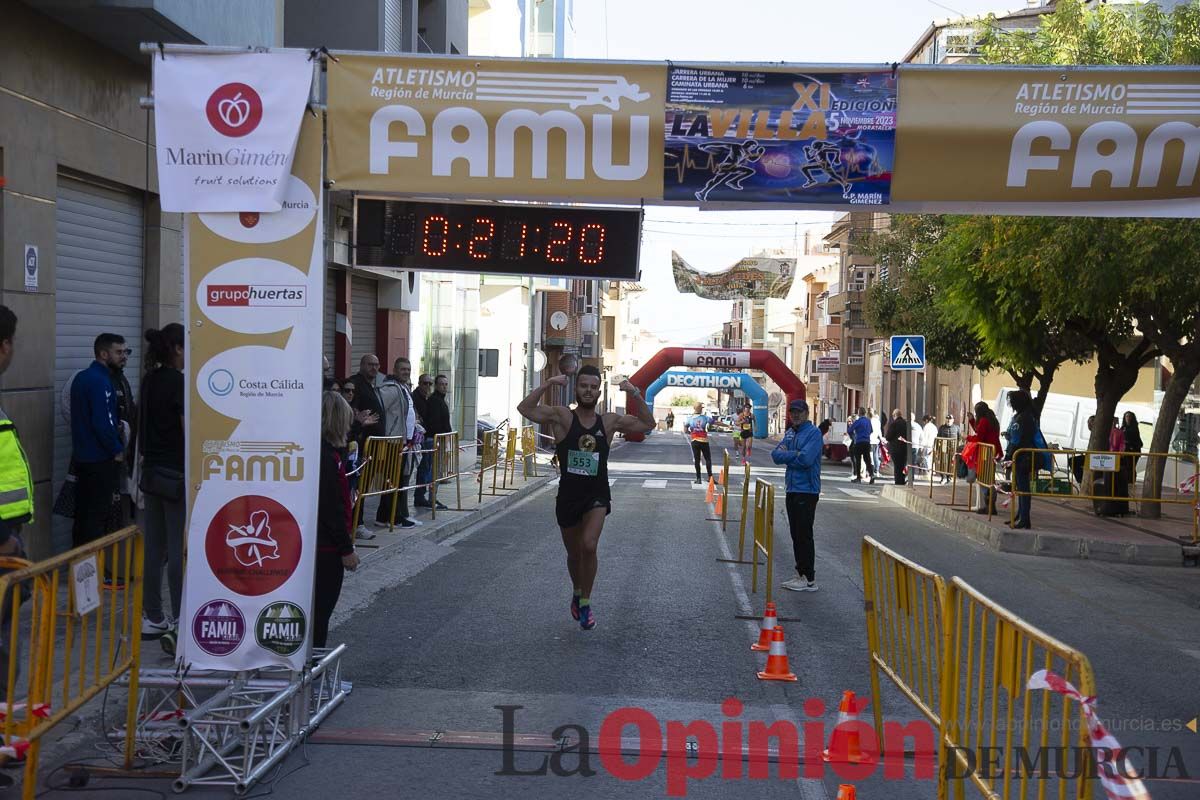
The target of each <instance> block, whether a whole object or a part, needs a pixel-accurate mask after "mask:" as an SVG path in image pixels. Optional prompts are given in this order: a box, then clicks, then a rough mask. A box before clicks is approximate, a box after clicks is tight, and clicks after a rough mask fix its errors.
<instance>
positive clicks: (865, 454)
mask: <svg viewBox="0 0 1200 800" xmlns="http://www.w3.org/2000/svg"><path fill="white" fill-rule="evenodd" d="M846 434H847V435H848V436H849V437H850V465H851V468H852V469H853V470H854V477H852V478H851V479H850V482H851V483H862V462H863V461H866V462H867V474H868V475H870V476H871V483H874V482H875V463H874V459H873V458H872V457H871V418H870V417H868V416H867V410H866V409H865V408H860V409H858V417H857V418H856V419H855V420H854V422H851V423H850V428H849V429H848V430H847V431H846Z"/></svg>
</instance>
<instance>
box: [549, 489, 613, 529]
mask: <svg viewBox="0 0 1200 800" xmlns="http://www.w3.org/2000/svg"><path fill="white" fill-rule="evenodd" d="M593 508H603V509H604V514H605V516H608V515H609V514H611V513H612V502H611V501H610V500H609V499H608V498H606V497H587V496H584V497H563V496H562V495H561V494H560V495H558V499H557V500H555V502H554V516H555V517H557V518H558V527H560V528H573V527H574V526H576V525H578V524H579V523H580V522H581V521H582V520H583V515H584V514H586V513H587V512H589V511H591V510H592V509H593Z"/></svg>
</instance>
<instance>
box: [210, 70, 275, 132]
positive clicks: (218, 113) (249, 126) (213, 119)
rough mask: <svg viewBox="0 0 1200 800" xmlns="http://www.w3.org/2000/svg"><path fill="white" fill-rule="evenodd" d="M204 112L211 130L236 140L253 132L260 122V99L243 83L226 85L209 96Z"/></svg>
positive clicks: (256, 93)
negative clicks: (211, 127)
mask: <svg viewBox="0 0 1200 800" xmlns="http://www.w3.org/2000/svg"><path fill="white" fill-rule="evenodd" d="M204 111H205V114H206V115H207V116H208V124H209V125H212V126H213V130H215V131H216V132H217V133H219V134H221V135H222V136H229V137H233V138H237V137H239V136H245V135H247V134H249V133H251V132H253V131H254V129H255V128H257V127H258V124H259V123H260V122H262V116H263V105H262V98H261V97H259V96H258V92H256V91H254V89H253V88H252V87H250V86H248V85H246V84H244V83H227V84H225V85H224V86H221V87H219V88H217V90H216V91H215V92H213V93H212V94H211V95H210V96H209V98H208V103H207V105H206V106H205V108H204Z"/></svg>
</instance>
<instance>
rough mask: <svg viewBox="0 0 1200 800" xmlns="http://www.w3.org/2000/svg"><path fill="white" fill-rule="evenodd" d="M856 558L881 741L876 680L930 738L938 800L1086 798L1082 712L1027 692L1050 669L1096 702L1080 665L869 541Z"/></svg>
mask: <svg viewBox="0 0 1200 800" xmlns="http://www.w3.org/2000/svg"><path fill="white" fill-rule="evenodd" d="M862 557H863V588H864V595H865V606H864V607H865V610H866V621H867V642H868V648H869V659H870V670H871V693H872V698H871V699H872V705H873V707H874V715H875V731H876V735H877V736H878V735H879V732H880V731H882V730H883V729H884V728H883V719H882V713H881V697H880V682H879V673H881V672H882V673H883V674H884V675H886V676H887V677H888V678H889V679H890V680H891V681H892V683H893V684H895V685H896V687H897V688H898V689H900V691H901V693H902V694H903V695H904V696H905V697H906V698H907V699H908V700H909V701H910V702H911V703H912V704H913V705H914V706H915V707H916V708H917V710H918V711H919V712H920V713H921V714H922V715H923V716H924V717H925V718H926V719H927V720H929V722H930V724H932V725H933V726H935V727H936V729H937V742H938V758H939V763H938V765H937V770H936V772H937V781H938V791H937V796H938V800H948V799H949V798H950V797H951V796H953V797H954V798H955V800H963V798H964V796H965V793H966V787H967V786H968V785H973V786H974V787H975V788H976V789H977V790H978V792H979V795H980V796H982V797H983V798H985V800H1001V799H1002V798H1003V800H1008V798H1022V800H1024V798H1027V797H1032V796H1034V795H1033V793H1031V792H1030V789H1031V788H1033V786H1034V782H1035V781H1036V796H1037V797H1038V798H1039V800H1045V798H1047V797H1056V798H1058V800H1068V798H1072V800H1085V798H1090V797H1091V792H1092V785H1093V782H1094V776H1095V772H1096V765H1095V763H1094V759H1095V755H1094V754H1093V753H1092V751H1091V750H1090V749H1089V745H1090V737H1089V732H1088V731H1089V726H1088V724H1087V721H1086V717H1085V716H1084V712H1083V707H1082V706H1081V705H1077V706H1076V707H1075V708H1072V706H1071V703H1072V702H1073V701H1071V700H1069V699H1067V698H1065V697H1063V696H1060V695H1058V694H1056V693H1053V692H1036V693H1031V692H1030V691H1029V690H1028V688H1027V684H1028V681H1029V678H1030V677H1031V676H1032V675H1033V674H1034V673H1035V672H1037V671H1039V670H1050V671H1053V672H1055V673H1056V674H1058V675H1059V676H1061V677H1062V678H1064V679H1065V680H1066V681H1068V682H1070V683H1072V684H1074V685H1075V686H1076V687H1077V688H1078V689H1079V691H1080V693H1081V694H1082V695H1083V696H1084V697H1091V696H1094V695H1095V693H1096V686H1095V679H1094V677H1093V673H1092V668H1091V664H1090V663H1089V662H1088V659H1087V657H1086V656H1085V655H1083V654H1082V653H1081V652H1079V651H1078V650H1075V649H1073V648H1071V647H1068V646H1067V645H1065V644H1063V643H1062V642H1060V641H1058V640H1057V639H1055V638H1053V637H1052V636H1050V635H1048V634H1046V633H1044V632H1043V631H1041V630H1039V629H1038V628H1036V627H1034V626H1033V625H1032V624H1030V623H1029V622H1027V621H1026V620H1024V619H1022V618H1021V617H1019V616H1017V615H1016V614H1014V613H1013V612H1011V611H1009V610H1007V609H1005V608H1003V607H1001V606H1000V605H998V604H997V603H995V602H994V601H992V600H990V599H988V598H987V597H985V596H984V595H983V594H981V593H980V592H979V591H977V590H976V589H974V588H972V587H971V586H970V585H969V584H967V583H966V582H965V581H963V580H962V579H961V578H954V579H952V580H951V581H950V582H949V583H946V582H945V581H944V580H943V579H942V578H941V577H940V576H939V575H937V574H936V573H934V572H932V571H930V570H928V569H926V568H924V567H922V566H920V565H919V564H915V563H913V562H912V561H909V560H908V559H906V558H904V557H903V556H901V555H899V554H897V553H896V552H894V551H892V550H889V549H888V548H886V547H884V546H883V545H881V544H879V542H877V541H875V540H874V539H872V538H870V537H865V538H864V539H863V546H862ZM883 745H884V741H883V740H882V739H881V740H880V741H879V746H880V750H881V752H882V748H883ZM893 755H894V754H893ZM996 759H998V764H999V767H998V768H997V767H996V763H997V761H996ZM1047 759H1049V761H1047ZM1058 759H1061V760H1062V761H1061V766H1060V765H1059V762H1058Z"/></svg>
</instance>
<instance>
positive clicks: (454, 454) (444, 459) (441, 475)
mask: <svg viewBox="0 0 1200 800" xmlns="http://www.w3.org/2000/svg"><path fill="white" fill-rule="evenodd" d="M461 451H462V447H460V446H459V439H458V431H450V432H449V433H439V434H437V435H435V436H434V437H433V480H432V482H431V483H430V487H429V496H430V497H429V503H430V505H431V506H432V511H431V513H430V518H431V519H437V505H438V487H439V486H441V484H443V483H448V482H449V481H454V492H455V505H454V507H453V508H451V509H449V510H450V511H464V510H465V509H464V508H463V504H462V481H461V480H460V479H461V478H462V476H463V475H471V476H472V477H474V473H470V472H463V471H462V469H461V468H460V463H459V462H460V459H459V454H460V452H461ZM443 510H446V509H443Z"/></svg>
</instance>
